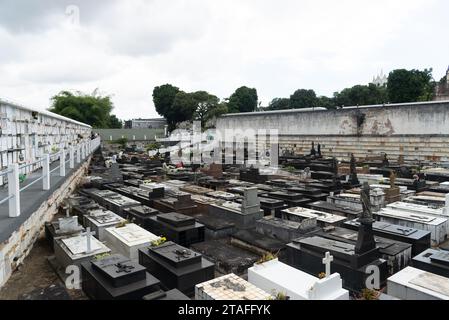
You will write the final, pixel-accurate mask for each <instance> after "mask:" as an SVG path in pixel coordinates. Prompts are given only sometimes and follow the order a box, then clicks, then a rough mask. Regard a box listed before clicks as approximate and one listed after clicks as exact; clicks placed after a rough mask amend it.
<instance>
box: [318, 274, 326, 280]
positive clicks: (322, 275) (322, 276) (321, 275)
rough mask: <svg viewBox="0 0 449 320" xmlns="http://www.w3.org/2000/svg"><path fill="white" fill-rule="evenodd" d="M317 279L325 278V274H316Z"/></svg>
mask: <svg viewBox="0 0 449 320" xmlns="http://www.w3.org/2000/svg"><path fill="white" fill-rule="evenodd" d="M318 278H320V279H324V278H326V273H325V272H320V273H319V274H318Z"/></svg>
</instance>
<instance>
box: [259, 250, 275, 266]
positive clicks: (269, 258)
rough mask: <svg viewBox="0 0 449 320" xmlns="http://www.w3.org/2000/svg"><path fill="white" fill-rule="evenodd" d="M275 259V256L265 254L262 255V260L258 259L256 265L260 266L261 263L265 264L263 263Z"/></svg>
mask: <svg viewBox="0 0 449 320" xmlns="http://www.w3.org/2000/svg"><path fill="white" fill-rule="evenodd" d="M276 258H277V256H276V255H275V254H272V253H266V254H264V255H263V256H262V258H260V259H259V260H258V261H257V262H256V264H262V263H265V262H268V261H271V260H274V259H276Z"/></svg>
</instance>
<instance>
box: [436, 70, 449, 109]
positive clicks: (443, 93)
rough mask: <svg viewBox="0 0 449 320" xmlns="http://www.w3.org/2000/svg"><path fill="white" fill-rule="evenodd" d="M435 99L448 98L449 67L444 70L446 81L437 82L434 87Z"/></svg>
mask: <svg viewBox="0 0 449 320" xmlns="http://www.w3.org/2000/svg"><path fill="white" fill-rule="evenodd" d="M434 100H435V101H443V100H449V67H448V68H447V71H446V81H445V82H443V83H438V84H437V86H436V88H435V99H434Z"/></svg>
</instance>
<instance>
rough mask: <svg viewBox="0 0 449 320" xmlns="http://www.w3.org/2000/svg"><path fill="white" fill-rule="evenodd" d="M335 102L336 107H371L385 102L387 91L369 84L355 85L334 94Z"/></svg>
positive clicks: (382, 87)
mask: <svg viewBox="0 0 449 320" xmlns="http://www.w3.org/2000/svg"><path fill="white" fill-rule="evenodd" d="M334 98H335V102H336V104H337V105H338V106H357V105H360V106H361V105H373V104H381V103H385V102H387V100H388V99H387V89H386V88H385V87H384V86H376V85H375V84H372V83H370V84H369V85H367V86H363V85H356V86H353V87H351V88H346V89H343V90H342V91H341V92H340V93H336V94H335V96H334Z"/></svg>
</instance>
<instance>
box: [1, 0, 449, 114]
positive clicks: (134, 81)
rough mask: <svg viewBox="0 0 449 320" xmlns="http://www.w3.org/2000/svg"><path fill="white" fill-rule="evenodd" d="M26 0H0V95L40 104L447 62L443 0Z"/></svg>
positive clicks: (281, 83) (123, 109) (140, 107)
mask: <svg viewBox="0 0 449 320" xmlns="http://www.w3.org/2000/svg"><path fill="white" fill-rule="evenodd" d="M28 3H29V1H23V0H20V1H12V0H4V1H2V2H1V3H0V18H1V19H0V43H2V47H3V48H2V50H1V51H0V73H1V77H0V92H1V93H0V96H7V97H10V98H13V99H15V100H19V101H22V102H24V103H26V104H29V105H33V106H37V107H41V108H45V107H48V106H49V99H50V98H51V96H53V95H54V94H56V93H57V92H59V91H60V90H65V89H73V90H82V91H86V92H91V91H92V90H94V89H95V88H97V87H98V88H100V89H101V90H102V91H103V92H105V93H108V94H112V95H113V101H114V103H115V105H116V109H115V112H116V113H117V115H118V116H119V117H121V118H125V119H128V118H131V117H150V116H157V114H156V112H155V110H154V107H153V105H152V98H151V94H152V89H153V88H154V87H155V86H157V85H160V84H163V83H172V84H174V85H177V86H179V87H180V88H182V89H183V90H187V91H193V90H203V89H204V90H208V91H210V92H211V93H213V94H216V95H218V96H219V97H222V98H224V97H228V96H229V95H230V94H231V93H232V92H233V91H234V90H235V89H236V88H237V87H239V86H241V85H247V86H253V87H256V88H257V89H258V93H259V97H260V98H261V100H262V101H263V102H264V103H265V104H266V103H268V102H269V100H271V99H272V98H274V97H283V96H289V95H290V94H291V93H292V92H293V91H294V90H296V89H298V88H311V89H315V91H316V92H317V93H318V94H323V95H331V94H332V93H333V92H334V91H338V90H341V89H342V88H344V87H347V86H352V85H355V84H360V83H362V84H363V83H367V82H368V81H369V80H370V79H371V78H372V76H373V75H374V74H375V73H377V72H378V71H380V69H381V68H383V69H384V71H386V72H387V71H389V70H391V69H394V68H400V67H406V68H421V69H422V68H425V67H434V74H435V78H438V79H439V78H440V77H441V76H443V73H444V71H445V70H446V67H447V64H448V63H449V62H448V61H447V60H446V59H447V52H448V51H449V50H448V49H449V44H448V43H447V41H444V34H445V33H444V32H445V30H447V29H448V27H449V21H448V20H447V18H446V17H445V13H446V12H448V11H449V10H448V9H449V4H448V3H447V2H446V1H443V0H431V1H426V0H407V1H388V0H378V1H376V2H373V1H358V0H357V1H356V0H344V1H331V0H328V1H326V0H318V1H316V0H314V1H311V0H307V1H293V0H284V1H274V0H262V1H251V0H238V1H237V0H227V1H206V0H188V1H187V0H170V1H162V0H152V1H143V0H115V1H104V0H102V1H98V2H97V1H95V2H93V1H87V0H78V1H76V0H73V1H69V0H64V1H58V2H54V1H50V0H43V1H39V2H36V3H38V4H36V3H34V2H33V4H32V5H31V6H30V5H29V4H28ZM55 3H57V5H56V4H55ZM68 4H74V5H78V7H79V9H80V23H81V24H80V26H76V25H75V26H74V25H72V24H71V23H70V22H71V20H70V18H69V17H67V16H66V15H65V6H66V5H68ZM5 10H6V11H5Z"/></svg>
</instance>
